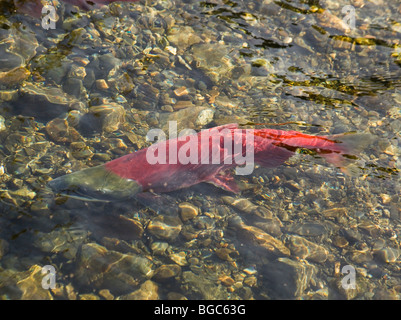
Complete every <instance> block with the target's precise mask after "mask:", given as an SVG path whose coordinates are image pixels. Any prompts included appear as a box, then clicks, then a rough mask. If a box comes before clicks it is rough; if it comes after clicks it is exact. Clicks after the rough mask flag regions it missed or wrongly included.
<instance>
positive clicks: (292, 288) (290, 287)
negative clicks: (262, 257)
mask: <svg viewBox="0 0 401 320" xmlns="http://www.w3.org/2000/svg"><path fill="white" fill-rule="evenodd" d="M260 272H261V273H262V274H263V278H262V279H263V282H264V286H265V287H266V288H268V290H269V291H271V292H272V293H273V294H274V295H275V298H278V299H294V298H300V297H301V296H302V295H303V294H304V293H305V290H306V289H307V288H308V287H309V286H310V284H311V283H312V284H313V283H314V277H315V275H316V274H317V272H318V269H317V268H316V267H315V266H313V265H311V264H309V263H308V262H307V261H294V260H291V259H289V258H284V257H283V258H278V259H277V260H276V261H273V262H271V263H269V264H268V265H266V266H265V267H264V268H262V269H261V270H260Z"/></svg>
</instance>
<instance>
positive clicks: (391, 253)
mask: <svg viewBox="0 0 401 320" xmlns="http://www.w3.org/2000/svg"><path fill="white" fill-rule="evenodd" d="M375 255H376V256H378V257H379V259H380V260H381V261H382V262H385V263H394V262H396V261H397V260H398V258H399V257H400V255H401V251H400V249H399V248H391V247H385V248H382V249H380V250H376V251H375Z"/></svg>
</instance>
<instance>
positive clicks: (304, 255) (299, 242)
mask: <svg viewBox="0 0 401 320" xmlns="http://www.w3.org/2000/svg"><path fill="white" fill-rule="evenodd" d="M288 247H289V249H290V251H291V254H292V255H294V256H296V257H297V258H300V259H306V260H308V261H314V262H319V263H323V262H325V261H326V260H327V258H328V255H329V252H328V251H327V249H326V248H324V247H322V246H320V245H318V244H316V243H313V242H311V241H309V240H306V239H304V238H302V237H300V236H295V235H291V236H289V238H288Z"/></svg>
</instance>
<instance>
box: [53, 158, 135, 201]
mask: <svg viewBox="0 0 401 320" xmlns="http://www.w3.org/2000/svg"><path fill="white" fill-rule="evenodd" d="M48 185H49V187H50V188H51V189H52V190H53V192H54V193H56V194H58V195H62V196H66V197H70V198H75V199H80V200H85V201H115V200H121V201H122V200H128V199H130V198H133V197H134V196H135V195H136V194H137V193H139V192H141V191H142V186H141V185H140V184H139V183H138V182H136V181H135V180H131V179H126V178H122V177H120V176H118V175H117V174H115V173H113V172H111V171H110V170H108V169H107V168H106V167H105V166H104V165H100V166H97V167H92V168H87V169H83V170H81V171H77V172H74V173H70V174H66V175H64V176H61V177H58V178H56V179H53V180H51V181H50V182H49V183H48Z"/></svg>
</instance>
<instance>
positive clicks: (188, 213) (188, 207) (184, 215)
mask: <svg viewBox="0 0 401 320" xmlns="http://www.w3.org/2000/svg"><path fill="white" fill-rule="evenodd" d="M178 206H179V207H180V216H181V220H182V221H184V222H185V221H188V220H191V219H193V218H195V217H196V216H198V214H199V209H198V208H197V207H195V206H194V205H193V204H191V203H189V202H182V203H180V204H179V205H178Z"/></svg>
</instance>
